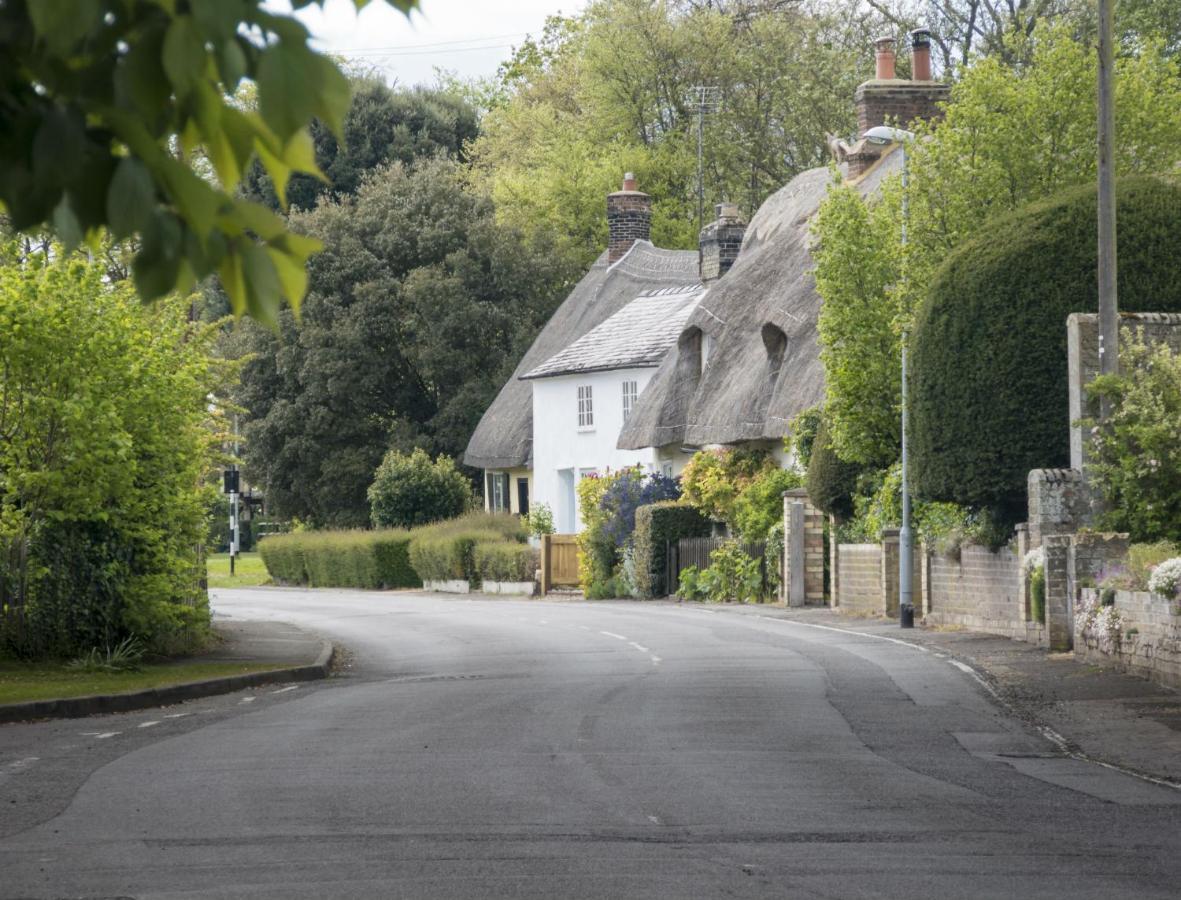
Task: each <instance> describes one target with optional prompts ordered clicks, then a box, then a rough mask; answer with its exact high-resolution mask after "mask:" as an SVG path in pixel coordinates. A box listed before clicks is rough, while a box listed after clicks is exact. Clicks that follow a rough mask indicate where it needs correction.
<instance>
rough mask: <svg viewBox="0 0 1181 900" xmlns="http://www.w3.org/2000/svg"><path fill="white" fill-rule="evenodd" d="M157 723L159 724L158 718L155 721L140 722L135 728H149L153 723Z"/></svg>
mask: <svg viewBox="0 0 1181 900" xmlns="http://www.w3.org/2000/svg"><path fill="white" fill-rule="evenodd" d="M159 724H160V722H159V721H158V720H157V721H155V722H140V723H139V725H137V726H136V727H137V728H151V727H152V726H153V725H159Z"/></svg>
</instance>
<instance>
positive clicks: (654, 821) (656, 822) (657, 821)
mask: <svg viewBox="0 0 1181 900" xmlns="http://www.w3.org/2000/svg"><path fill="white" fill-rule="evenodd" d="M648 821H649V822H651V823H652V824H653V825H661V824H663V823H662V822H661V821H660V819H658V818H656V816H648Z"/></svg>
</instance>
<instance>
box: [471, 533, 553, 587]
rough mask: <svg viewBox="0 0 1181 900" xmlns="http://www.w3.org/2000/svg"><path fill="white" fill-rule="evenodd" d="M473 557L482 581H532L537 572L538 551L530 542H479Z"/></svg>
mask: <svg viewBox="0 0 1181 900" xmlns="http://www.w3.org/2000/svg"><path fill="white" fill-rule="evenodd" d="M473 557H474V559H475V564H476V572H477V573H479V576H480V580H481V581H532V580H533V576H534V574H535V573H536V572H537V551H536V550H534V549H533V548H532V547H530V546H529V545H528V544H517V543H509V542H508V541H501V542H498V543H495V544H477V545H476V547H475V550H474V551H473Z"/></svg>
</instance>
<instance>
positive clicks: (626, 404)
mask: <svg viewBox="0 0 1181 900" xmlns="http://www.w3.org/2000/svg"><path fill="white" fill-rule="evenodd" d="M639 396H640V392H639V384H638V383H637V382H635V381H625V382H623V421H625V422H626V421H627V420H628V417H629V416H630V415H631V414H632V410H633V409H635V408H636V400H637V399H638V398H639Z"/></svg>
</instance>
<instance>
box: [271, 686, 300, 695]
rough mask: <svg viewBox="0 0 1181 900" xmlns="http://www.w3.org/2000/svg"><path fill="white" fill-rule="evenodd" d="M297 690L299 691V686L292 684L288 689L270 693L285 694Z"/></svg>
mask: <svg viewBox="0 0 1181 900" xmlns="http://www.w3.org/2000/svg"><path fill="white" fill-rule="evenodd" d="M298 690H299V685H298V684H293V685H291V686H289V687H285V688H279V690H277V691H271V693H272V694H286V693H287V692H288V691H298Z"/></svg>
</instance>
